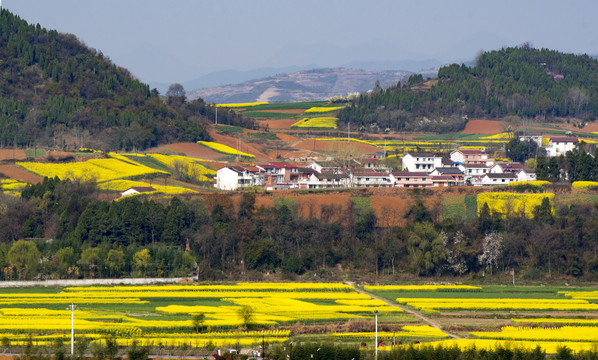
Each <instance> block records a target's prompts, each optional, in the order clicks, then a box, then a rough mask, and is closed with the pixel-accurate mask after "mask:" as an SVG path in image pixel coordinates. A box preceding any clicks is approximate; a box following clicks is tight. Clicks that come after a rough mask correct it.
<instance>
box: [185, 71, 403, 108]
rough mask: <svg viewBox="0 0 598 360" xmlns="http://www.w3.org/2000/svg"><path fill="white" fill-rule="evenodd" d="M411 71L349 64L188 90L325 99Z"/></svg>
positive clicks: (241, 98) (211, 95)
mask: <svg viewBox="0 0 598 360" xmlns="http://www.w3.org/2000/svg"><path fill="white" fill-rule="evenodd" d="M411 74H412V73H411V72H409V71H375V70H359V69H347V68H324V69H312V70H302V71H295V72H292V73H288V74H278V75H274V76H269V77H266V78H262V79H257V80H251V81H245V82H242V83H239V84H233V85H224V86H216V87H212V88H206V89H199V90H195V91H188V93H187V97H188V98H190V99H196V98H198V97H201V98H203V99H204V100H205V101H206V102H208V103H232V102H254V101H265V102H277V101H282V102H293V101H309V100H325V99H329V98H331V97H332V96H337V95H346V94H348V93H351V92H363V91H367V90H371V89H373V88H374V84H375V83H376V81H377V80H378V81H380V85H381V86H382V87H388V86H391V85H396V84H397V82H399V81H405V80H406V78H407V77H409V75H411Z"/></svg>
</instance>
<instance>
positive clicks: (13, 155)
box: [0, 149, 27, 160]
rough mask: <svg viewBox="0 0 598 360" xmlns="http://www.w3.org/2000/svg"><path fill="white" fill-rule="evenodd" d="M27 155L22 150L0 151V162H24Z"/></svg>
mask: <svg viewBox="0 0 598 360" xmlns="http://www.w3.org/2000/svg"><path fill="white" fill-rule="evenodd" d="M26 158H27V153H26V152H25V150H22V149H1V150H0V160H25V159H26Z"/></svg>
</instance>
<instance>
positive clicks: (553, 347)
mask: <svg viewBox="0 0 598 360" xmlns="http://www.w3.org/2000/svg"><path fill="white" fill-rule="evenodd" d="M409 346H411V345H409ZM412 346H414V347H415V348H423V347H427V346H432V347H440V346H441V347H443V348H447V349H448V348H452V347H458V348H460V349H461V350H467V349H471V348H474V347H475V348H476V349H478V350H482V349H483V350H494V349H497V348H498V347H503V348H521V349H526V350H528V351H532V350H534V349H536V348H537V347H538V346H539V347H540V348H541V349H542V351H545V352H546V353H548V354H556V352H557V350H558V348H560V347H562V346H567V347H568V348H569V349H571V350H572V351H573V352H577V353H578V352H581V351H588V350H591V349H593V348H594V347H595V346H596V343H595V342H578V341H514V340H494V339H456V340H441V341H434V342H426V343H420V344H415V345H412ZM379 349H380V350H392V346H385V347H381V348H379Z"/></svg>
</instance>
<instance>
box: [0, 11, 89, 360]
mask: <svg viewBox="0 0 598 360" xmlns="http://www.w3.org/2000/svg"><path fill="white" fill-rule="evenodd" d="M0 1H1V0H0ZM76 308H77V305H75V304H71V305H70V306H69V309H71V357H72V358H73V359H74V358H75V309H76Z"/></svg>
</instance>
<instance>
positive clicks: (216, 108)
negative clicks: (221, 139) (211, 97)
mask: <svg viewBox="0 0 598 360" xmlns="http://www.w3.org/2000/svg"><path fill="white" fill-rule="evenodd" d="M216 125H218V107H216Z"/></svg>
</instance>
